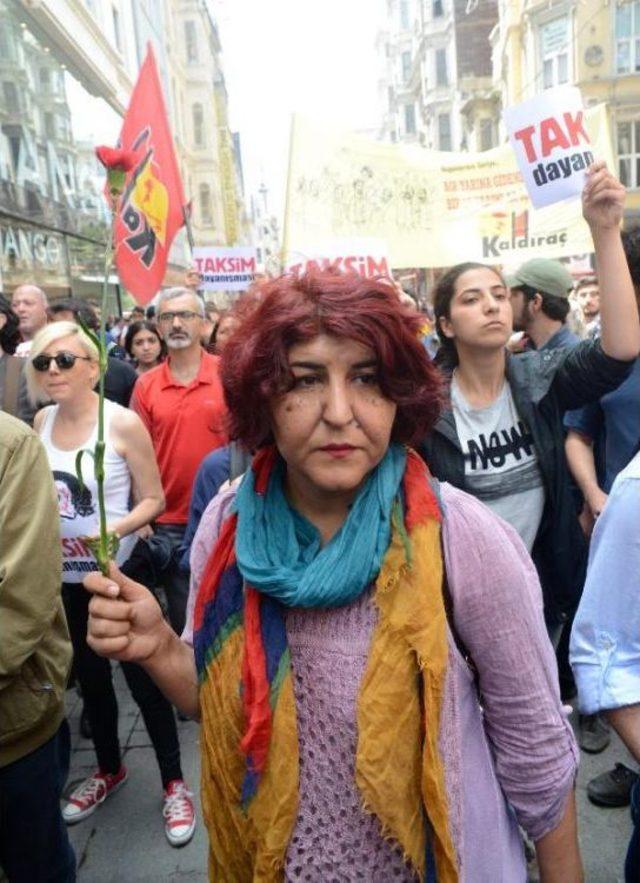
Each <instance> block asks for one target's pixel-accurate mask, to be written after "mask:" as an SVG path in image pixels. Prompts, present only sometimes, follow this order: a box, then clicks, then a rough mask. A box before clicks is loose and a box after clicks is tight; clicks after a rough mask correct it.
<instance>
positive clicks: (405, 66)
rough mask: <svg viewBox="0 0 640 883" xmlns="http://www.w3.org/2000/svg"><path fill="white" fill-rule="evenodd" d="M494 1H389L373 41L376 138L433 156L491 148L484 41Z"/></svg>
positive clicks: (488, 50) (488, 52) (488, 53)
mask: <svg viewBox="0 0 640 883" xmlns="http://www.w3.org/2000/svg"><path fill="white" fill-rule="evenodd" d="M497 18H498V6H497V2H494V0H479V2H471V3H470V2H468V0H387V28H386V29H385V30H384V31H383V32H381V33H380V34H379V37H378V51H379V54H380V57H381V59H382V62H383V70H384V75H383V77H382V79H381V81H380V88H379V95H380V100H381V103H382V106H383V113H382V126H381V132H380V134H381V136H382V137H383V138H384V139H386V140H391V141H409V142H411V141H413V142H417V143H419V144H421V145H422V146H424V147H427V148H430V149H433V150H447V151H450V150H476V149H478V150H480V149H488V148H490V147H493V146H495V144H496V143H497V128H496V125H495V119H496V115H495V109H494V105H495V98H494V97H493V95H492V91H493V90H492V77H491V73H492V69H491V46H490V44H489V34H490V33H491V31H492V29H493V28H494V26H495V24H496V21H497Z"/></svg>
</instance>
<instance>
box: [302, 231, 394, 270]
mask: <svg viewBox="0 0 640 883" xmlns="http://www.w3.org/2000/svg"><path fill="white" fill-rule="evenodd" d="M285 268H286V270H287V272H288V273H294V274H295V275H299V274H301V273H306V272H307V270H312V269H316V270H317V269H320V270H328V269H329V268H334V269H337V270H341V271H342V272H344V273H358V274H359V275H360V276H363V277H364V278H365V279H373V278H374V277H376V276H390V275H391V269H390V267H389V261H388V259H387V252H386V248H385V246H384V243H382V242H380V241H379V240H375V239H368V238H366V237H362V238H359V239H344V240H339V239H335V240H329V241H327V242H324V243H319V244H318V247H317V248H316V250H315V252H314V253H313V254H311V255H305V254H302V253H300V252H291V253H289V254H287V255H286V257H285Z"/></svg>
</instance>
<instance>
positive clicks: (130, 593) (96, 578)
mask: <svg viewBox="0 0 640 883" xmlns="http://www.w3.org/2000/svg"><path fill="white" fill-rule="evenodd" d="M83 583H84V587H85V589H87V591H89V592H91V594H92V595H93V598H92V599H91V602H90V604H89V624H88V627H87V643H88V644H89V646H90V647H91V649H92V650H95V652H96V653H98V654H99V655H100V656H107V657H109V658H110V659H117V660H120V661H121V662H145V661H146V660H148V659H150V657H152V656H153V655H154V654H155V653H157V652H158V651H159V650H160V648H161V647H162V645H163V644H164V643H165V642H166V641H167V639H168V638H169V637H170V636H171V634H172V633H171V630H170V628H169V626H168V625H167V624H166V622H165V620H164V619H163V616H162V611H161V609H160V605H159V604H158V602H157V601H156V599H155V598H154V596H153V595H152V594H151V592H150V591H149V590H148V589H147V588H145V587H144V586H143V585H141V584H140V583H136V582H134V581H133V580H131V579H129V578H128V577H126V576H125V575H124V574H123V573H121V572H120V571H119V570H118V568H117V567H116V565H115V564H113V562H111V563H110V565H109V576H106V577H105V576H103V575H102V574H101V573H91V574H89V575H88V576H87V577H85V579H84V581H83Z"/></svg>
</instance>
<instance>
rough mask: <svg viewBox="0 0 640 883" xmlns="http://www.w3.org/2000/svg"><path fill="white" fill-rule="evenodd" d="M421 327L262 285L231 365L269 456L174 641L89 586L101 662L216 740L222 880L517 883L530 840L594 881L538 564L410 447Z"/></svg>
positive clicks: (121, 593)
mask: <svg viewBox="0 0 640 883" xmlns="http://www.w3.org/2000/svg"><path fill="white" fill-rule="evenodd" d="M421 322H422V320H421V317H420V316H419V315H418V313H416V312H415V311H414V310H413V309H412V308H410V307H408V306H404V305H402V304H401V303H400V302H399V300H398V297H397V295H396V294H395V292H394V290H393V289H392V287H391V286H390V285H389V284H388V283H387V282H385V281H376V282H373V281H370V280H363V279H360V278H359V277H357V276H352V275H340V274H336V273H317V274H308V275H305V276H302V277H300V278H295V277H292V276H285V277H281V278H280V279H276V280H274V281H273V282H271V283H269V284H266V285H265V286H264V287H263V290H262V296H261V299H260V302H259V303H258V304H257V305H256V307H255V309H253V310H252V311H250V312H249V313H248V314H247V316H246V317H245V318H244V320H243V324H242V326H241V328H240V329H239V330H238V331H237V332H236V333H235V334H234V335H233V337H232V338H231V339H230V340H229V342H228V343H227V346H226V348H225V351H224V354H223V357H222V374H223V382H224V388H225V395H226V400H227V404H228V407H229V412H230V415H231V429H232V433H231V434H232V437H233V438H236V439H238V440H239V441H241V442H242V443H243V444H244V445H245V447H246V448H247V449H252V450H254V451H256V454H255V456H254V459H253V462H252V466H251V468H250V469H249V470H247V472H246V474H245V475H244V477H243V479H242V480H241V481H240V482H235V483H233V484H232V486H230V487H227V489H223V490H221V492H220V493H219V494H218V495H217V496H216V497H215V499H214V500H212V502H211V503H210V505H209V507H208V508H207V510H206V511H205V514H204V516H203V518H202V521H201V524H200V527H199V529H198V533H197V535H196V537H195V540H194V545H193V548H192V553H191V566H192V576H193V580H192V594H191V598H190V606H189V614H188V624H187V627H186V629H185V632H184V634H183V636H182V639H179V638H178V637H177V636H176V635H175V634H174V633H173V632H172V630H171V629H170V628H169V626H168V625H167V624H166V623H165V622H164V620H163V619H162V614H161V612H160V608H159V607H158V605H157V603H156V601H155V600H154V598H153V596H152V595H151V594H150V593H149V592H148V591H147V590H146V589H145V588H144V587H143V586H141V585H139V584H137V583H134V582H132V581H131V580H129V579H127V578H126V577H124V576H123V575H122V574H121V573H120V572H119V571H118V570H117V568H115V567H113V568H112V570H111V573H110V577H109V578H104V577H102V576H100V575H99V574H93V575H91V576H90V577H88V578H87V579H86V582H85V584H86V587H87V588H88V589H89V590H90V591H91V592H92V593H94V596H95V597H94V598H93V599H92V601H91V621H90V625H89V637H88V640H89V643H90V645H91V646H92V647H93V649H94V650H96V651H97V652H98V653H102V654H104V655H106V656H110V657H111V658H113V659H125V660H131V661H133V660H135V661H136V662H139V663H141V664H142V665H143V666H144V667H145V668H146V670H147V671H148V672H149V673H150V675H151V676H152V677H153V678H154V679H155V680H156V682H157V683H158V685H159V686H160V687H161V689H162V690H163V691H164V692H165V693H166V695H167V697H168V698H170V699H171V701H172V702H174V703H175V704H176V705H177V706H178V707H179V708H181V709H182V710H183V711H184V712H185V713H187V714H189V715H191V716H193V717H199V718H200V720H201V722H202V728H201V745H202V804H203V811H204V816H205V820H206V824H207V827H208V831H209V836H210V841H211V848H210V854H209V862H210V864H209V867H210V879H211V880H216V881H218V880H226V881H234V883H243V881H247V883H249V881H252V880H261V881H281V880H287V881H297V880H312V881H319V880H338V879H339V880H347V881H355V880H368V881H389V880H398V881H415V880H429V881H431V880H436V879H437V880H438V881H439V883H454V881H456V883H462V881H467V883H495V881H497V880H503V881H506V883H515V881H524V880H525V879H526V866H525V860H524V855H523V848H522V841H521V838H520V835H519V831H518V823H520V824H521V825H522V827H524V828H525V830H526V831H527V832H528V833H529V835H530V836H531V837H532V839H533V840H534V841H535V843H536V847H537V854H538V861H539V865H540V869H541V871H542V877H543V879H544V880H545V881H546V883H560V881H562V883H577V881H580V880H582V872H581V868H580V859H579V855H578V847H577V838H576V827H575V806H574V798H573V784H574V776H575V769H576V749H575V744H574V740H573V736H572V734H571V729H570V727H569V726H568V724H567V721H566V719H565V716H564V714H563V711H562V707H561V703H560V697H559V695H558V690H557V687H556V686H555V685H556V681H557V678H556V673H555V670H554V659H553V653H552V650H551V646H550V644H549V642H548V639H547V637H546V633H545V627H544V621H543V617H542V602H541V596H540V586H539V584H538V581H537V578H536V575H535V571H534V569H533V567H532V565H531V562H530V560H529V558H528V556H527V554H526V552H525V550H524V547H523V546H522V544H521V542H520V540H519V538H518V537H517V535H516V534H515V533H514V531H513V530H511V528H509V527H508V526H507V525H506V524H505V523H504V522H502V521H500V520H499V519H497V518H495V517H494V516H493V515H492V514H491V512H490V511H489V510H488V509H486V508H485V507H484V506H482V505H481V504H479V503H478V502H477V501H476V500H474V499H473V498H472V497H469V496H467V495H465V494H464V493H462V492H461V491H458V490H455V489H454V488H451V487H449V486H446V485H442V486H439V485H438V484H437V483H436V482H434V481H433V480H432V479H431V477H430V475H429V472H428V470H427V468H426V466H425V465H424V463H423V461H422V460H421V459H420V458H419V457H418V456H417V455H416V454H415V453H414V452H413V450H412V449H411V447H409V446H410V445H411V444H413V443H415V442H416V441H417V440H419V439H420V438H421V437H422V436H423V435H424V433H425V432H427V431H428V430H429V429H430V428H431V427H432V426H433V424H434V421H435V420H436V418H437V415H438V411H439V407H440V380H439V375H438V373H437V370H436V369H435V368H434V367H433V365H432V364H431V362H430V360H429V358H428V356H427V355H426V353H425V351H424V349H423V347H422V345H421V343H420V340H419V338H418V332H419V329H420V326H421ZM489 562H490V563H489ZM445 574H446V576H445ZM523 648H526V651H523ZM480 697H482V698H481V701H480Z"/></svg>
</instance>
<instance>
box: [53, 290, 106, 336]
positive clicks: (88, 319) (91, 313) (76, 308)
mask: <svg viewBox="0 0 640 883" xmlns="http://www.w3.org/2000/svg"><path fill="white" fill-rule="evenodd" d="M49 313H50V314H51V315H52V316H55V315H56V314H57V313H73V315H74V317H75V319H76V322H78V324H80V320H82V321H83V322H84V324H85V325H86V326H87V328H88V329H89V330H90V331H98V329H99V328H100V322H99V321H98V316H97V314H96V311H95V310H94V309H93V307H92V306H91V304H88V303H86V301H83V300H80V299H79V298H76V297H70V298H69V299H68V300H59V301H56V302H55V303H53V304H51V306H50V307H49Z"/></svg>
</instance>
